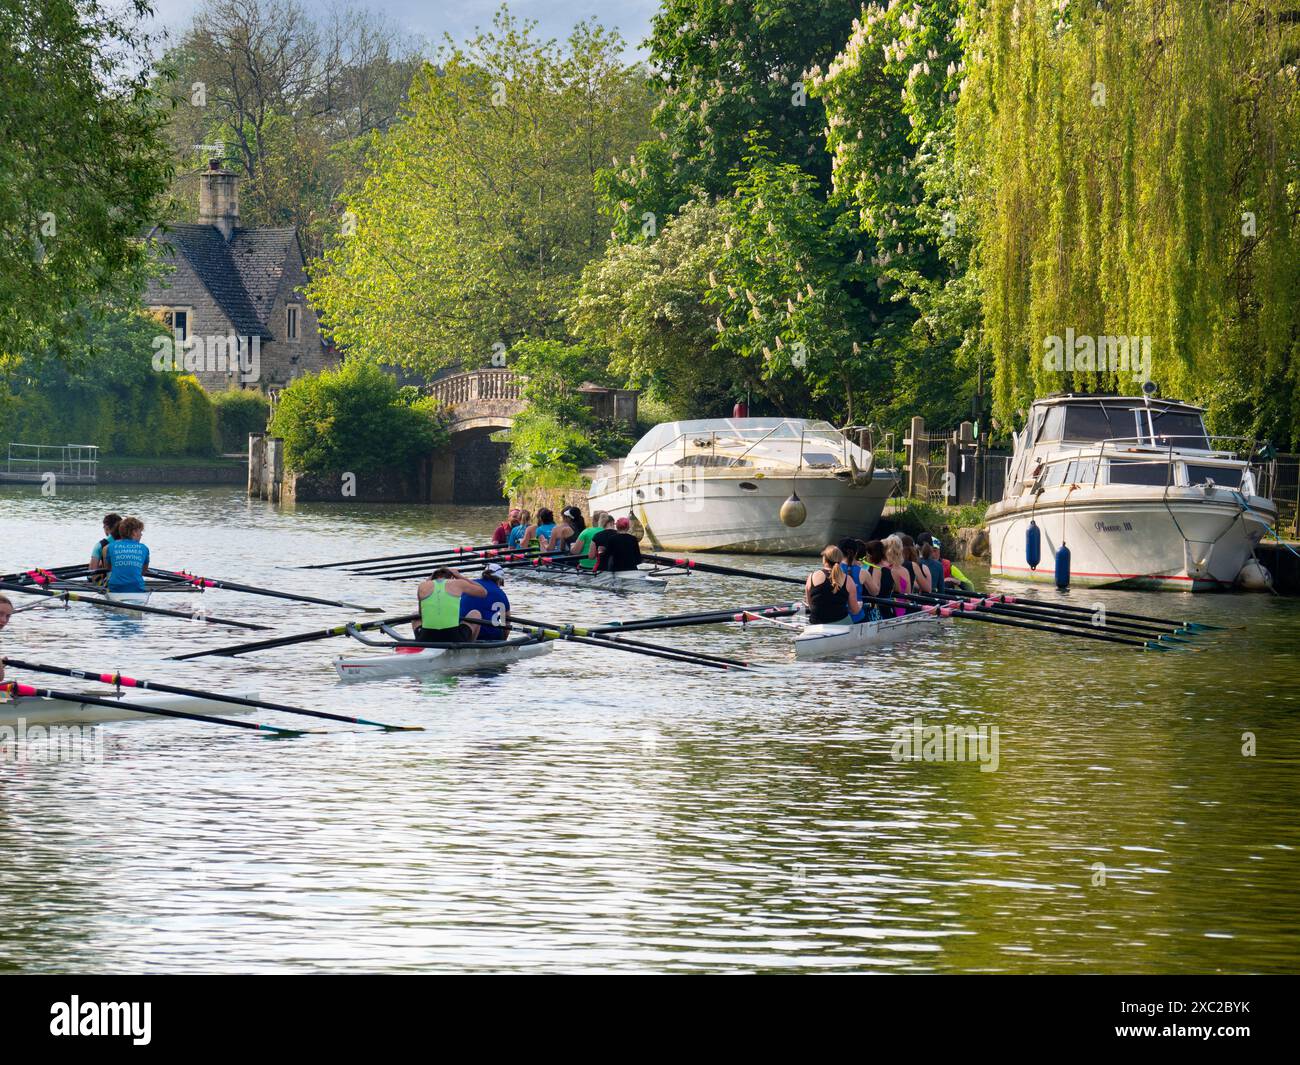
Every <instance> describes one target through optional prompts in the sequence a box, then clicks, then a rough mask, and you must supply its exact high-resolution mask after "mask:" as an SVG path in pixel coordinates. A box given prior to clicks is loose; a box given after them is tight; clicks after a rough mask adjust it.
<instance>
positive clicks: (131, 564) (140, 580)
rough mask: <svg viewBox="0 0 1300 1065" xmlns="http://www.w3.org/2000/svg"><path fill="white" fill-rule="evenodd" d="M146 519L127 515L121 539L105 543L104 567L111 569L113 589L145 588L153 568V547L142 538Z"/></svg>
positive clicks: (110, 587) (119, 530)
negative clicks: (151, 551)
mask: <svg viewBox="0 0 1300 1065" xmlns="http://www.w3.org/2000/svg"><path fill="white" fill-rule="evenodd" d="M143 534H144V522H142V521H141V520H140V519H139V518H123V519H122V520H121V522H120V523H119V524H118V526H117V539H116V540H110V541H109V542H108V543H107V544H105V545H104V563H105V565H104V568H105V569H107V570H108V590H109V592H143V591H146V590H147V589H146V588H145V584H144V578H145V575H146V574H147V573H148V572H149V548H147V547H145V545H144V544H142V543H141V542H140V537H141V536H142V535H143Z"/></svg>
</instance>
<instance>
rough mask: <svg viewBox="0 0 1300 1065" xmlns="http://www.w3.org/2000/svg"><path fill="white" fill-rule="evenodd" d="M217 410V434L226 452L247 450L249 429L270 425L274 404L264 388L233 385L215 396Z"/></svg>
mask: <svg viewBox="0 0 1300 1065" xmlns="http://www.w3.org/2000/svg"><path fill="white" fill-rule="evenodd" d="M212 405H213V407H214V408H215V410H216V412H217V438H218V440H220V442H221V450H222V451H223V452H234V451H247V450H248V435H249V433H260V432H263V431H264V430H265V429H266V420H267V418H268V417H270V414H271V408H270V405H269V404H268V403H267V402H266V397H265V396H264V395H262V393H261V392H253V391H249V390H248V389H232V390H230V391H229V392H217V393H215V394H214V395H213V396H212Z"/></svg>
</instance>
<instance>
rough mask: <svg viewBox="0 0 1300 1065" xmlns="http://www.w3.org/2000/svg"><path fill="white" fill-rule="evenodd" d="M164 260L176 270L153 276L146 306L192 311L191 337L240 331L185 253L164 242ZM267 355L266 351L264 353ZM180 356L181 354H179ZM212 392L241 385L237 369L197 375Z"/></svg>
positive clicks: (161, 327)
mask: <svg viewBox="0 0 1300 1065" xmlns="http://www.w3.org/2000/svg"><path fill="white" fill-rule="evenodd" d="M162 247H163V261H164V262H165V263H166V264H167V265H168V266H173V267H175V271H174V272H173V273H172V274H171V275H170V276H168V277H165V278H161V279H160V278H156V277H155V278H151V279H150V280H149V284H148V287H147V288H146V289H145V293H144V304H145V306H146V307H150V308H152V307H176V308H182V309H185V310H186V311H188V319H187V328H188V330H189V335H190V336H199V337H205V336H231V335H233V334H235V333H236V332H237V330H236V329H235V327H234V325H233V324H232V323H231V321H230V319H229V318H227V317H226V312H225V311H223V310H222V309H221V305H220V304H219V303H217V301H216V300H214V299H213V298H212V294H211V293H210V292H208V288H207V286H206V285H205V284H203V282H202V281H200V280H199V275H198V274H196V273H195V272H194V268H193V267H192V266H190V263H189V260H188V259H186V258H185V256H184V255H183V254H181V252H180V251H179V250H177V249H175V248H172V247H171V246H170V245H168V244H165V243H164V244H163V245H162ZM158 335H159V336H166V335H168V334H167V327H166V326H165V325H163V324H162V323H161V322H159V324H158ZM263 354H265V352H264V353H263ZM177 355H178V358H179V357H180V353H179V352H178V353H177ZM194 376H195V377H197V378H198V380H199V384H201V385H202V386H203V387H204V389H205V390H206V391H208V392H224V391H226V390H227V389H230V388H237V387H238V382H237V381H236V380H235V377H236V374H235V372H233V371H232V372H230V373H207V372H203V371H201V372H199V373H196V374H195V375H194Z"/></svg>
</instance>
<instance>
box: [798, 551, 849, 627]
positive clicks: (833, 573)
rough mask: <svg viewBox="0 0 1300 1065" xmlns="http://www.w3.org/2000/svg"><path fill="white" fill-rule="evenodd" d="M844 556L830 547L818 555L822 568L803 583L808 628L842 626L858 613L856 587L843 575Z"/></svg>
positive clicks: (816, 570)
mask: <svg viewBox="0 0 1300 1065" xmlns="http://www.w3.org/2000/svg"><path fill="white" fill-rule="evenodd" d="M843 563H844V555H843V554H842V553H841V551H840V549H839V548H838V547H836V546H835V545H834V544H831V545H829V546H827V547H826V548H825V549H824V550H823V551H822V564H821V568H820V569H815V570H813V571H812V573H810V574H808V579H807V580H806V581H805V582H804V603H805V605H806V606H807V609H808V622H809V624H812V625H844V624H847V623H848V621H849V619H850V618H851V617H852V616H853V615H854V614H856V613H858V612H859V611H860V610H861V609H862V603H861V602H860V601H859V600H858V590H857V585H856V584H855V583H854V582H853V580H851V579H850V577H849V575H848V574H847V573H845V572H844V568H843Z"/></svg>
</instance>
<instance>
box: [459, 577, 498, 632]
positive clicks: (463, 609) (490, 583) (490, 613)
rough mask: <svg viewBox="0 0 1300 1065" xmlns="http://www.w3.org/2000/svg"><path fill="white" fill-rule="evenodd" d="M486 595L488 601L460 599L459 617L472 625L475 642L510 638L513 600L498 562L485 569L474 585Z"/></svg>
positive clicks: (465, 597) (464, 597)
mask: <svg viewBox="0 0 1300 1065" xmlns="http://www.w3.org/2000/svg"><path fill="white" fill-rule="evenodd" d="M475 583H476V584H479V585H481V586H482V588H483V590H484V591H486V592H487V598H486V599H470V598H469V597H467V596H461V597H460V618H461V620H462V621H467V622H469V623H470V628H472V629H473V630H474V639H476V640H504V639H506V638H507V637H509V635H510V600H509V599H508V598H507V597H506V591H505V583H506V571H505V570H504V569H503V568H502V567H501V566H499V565H497V563H495V562H489V563H488V564H487V565H486V566H484V567H483V576H482V577H481V578H480V579H479V580H478V581H476V582H475Z"/></svg>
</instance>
